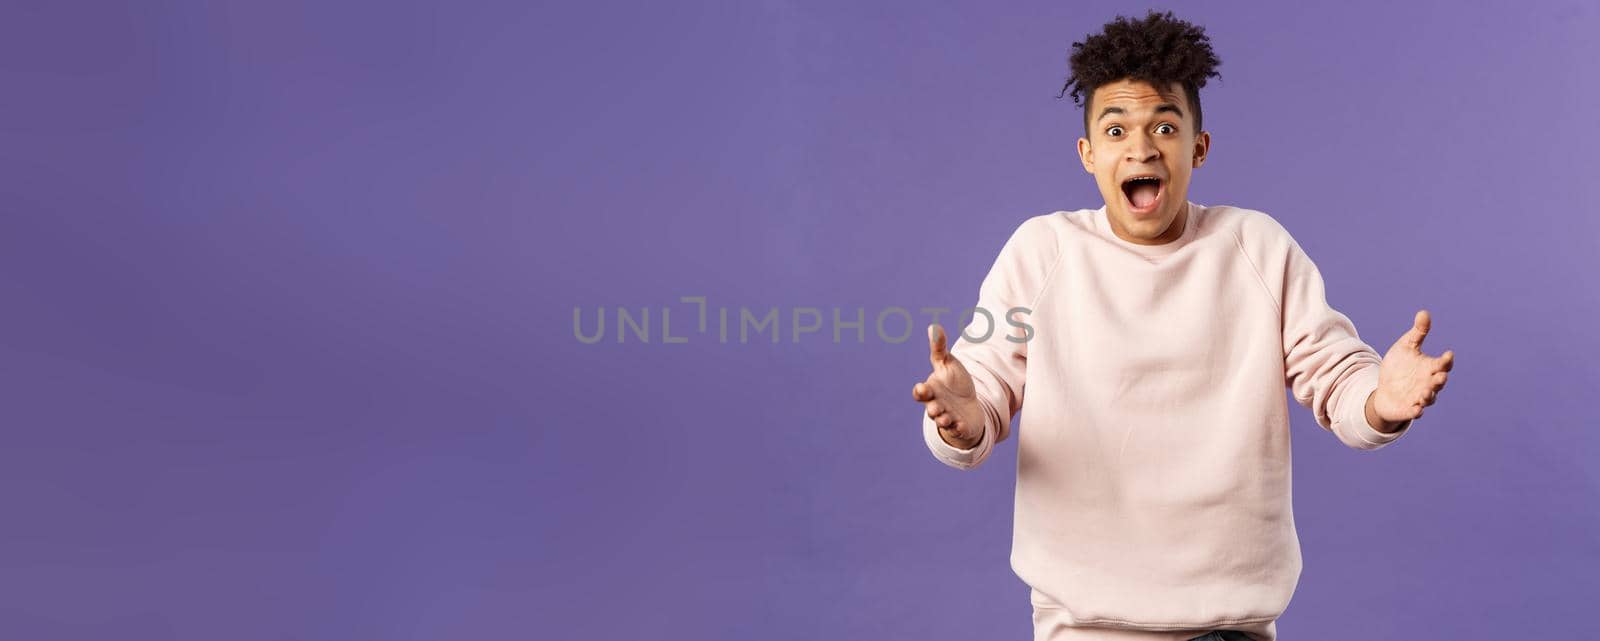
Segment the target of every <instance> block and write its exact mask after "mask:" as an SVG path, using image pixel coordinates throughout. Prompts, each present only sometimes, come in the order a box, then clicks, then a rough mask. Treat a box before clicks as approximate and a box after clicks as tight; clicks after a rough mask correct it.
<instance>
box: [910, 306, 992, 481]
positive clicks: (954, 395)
mask: <svg viewBox="0 0 1600 641" xmlns="http://www.w3.org/2000/svg"><path fill="white" fill-rule="evenodd" d="M944 341H945V337H944V328H943V327H940V326H939V325H938V323H935V324H932V325H929V326H928V360H929V361H932V362H933V373H932V374H929V375H928V379H927V380H925V381H923V382H921V383H917V384H916V385H914V386H912V388H911V397H912V398H915V399H917V400H918V401H920V402H921V403H922V404H923V406H925V407H926V408H927V412H928V416H929V417H931V418H932V419H933V422H934V423H937V424H938V425H939V437H940V438H943V439H944V442H946V443H949V444H950V445H952V446H955V447H958V448H961V449H964V450H969V449H972V448H973V447H974V446H976V445H977V444H978V443H980V442H982V441H983V408H982V407H981V406H980V405H979V404H978V393H977V390H975V389H973V387H972V375H971V374H968V373H967V368H966V366H964V365H962V364H961V361H960V360H957V359H956V357H954V356H952V355H950V352H949V351H948V350H946V349H945V347H944Z"/></svg>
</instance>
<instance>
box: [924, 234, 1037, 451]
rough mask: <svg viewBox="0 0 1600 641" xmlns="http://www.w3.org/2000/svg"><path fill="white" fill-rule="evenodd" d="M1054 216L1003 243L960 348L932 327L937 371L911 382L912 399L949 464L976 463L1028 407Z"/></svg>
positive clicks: (933, 445)
mask: <svg viewBox="0 0 1600 641" xmlns="http://www.w3.org/2000/svg"><path fill="white" fill-rule="evenodd" d="M1050 217H1051V215H1045V216H1035V217H1033V218H1030V219H1028V220H1027V221H1025V222H1023V223H1022V225H1021V226H1019V227H1018V228H1017V230H1016V232H1015V233H1013V234H1012V235H1011V238H1010V239H1009V240H1007V241H1006V244H1005V246H1004V247H1002V248H1001V249H1000V254H999V256H998V257H997V258H996V259H995V262H994V265H993V267H991V268H990V270H989V274H988V275H987V276H986V277H985V278H984V280H983V283H982V285H980V286H979V288H978V304H977V308H978V309H980V310H982V311H981V312H977V313H974V314H973V317H972V319H971V321H970V322H968V323H967V326H966V327H965V328H964V329H963V330H962V333H961V334H960V335H958V336H957V338H956V341H955V345H954V346H952V347H951V348H950V349H949V350H948V351H946V350H945V349H944V343H945V337H944V331H943V329H942V328H940V327H938V326H937V325H935V326H933V327H930V328H929V357H930V360H931V361H932V364H933V373H932V374H930V375H929V376H928V378H927V380H924V381H923V382H921V383H918V384H916V385H915V386H913V388H912V397H913V398H915V399H916V400H917V401H918V402H920V403H922V404H923V414H922V431H923V440H924V442H925V443H926V444H927V446H928V449H929V450H930V451H931V452H932V453H933V455H934V457H935V458H937V459H939V460H940V461H941V462H943V463H944V464H946V465H949V466H951V467H954V468H957V469H962V470H968V469H972V468H974V467H977V466H978V465H979V464H981V463H982V462H983V461H984V460H985V459H987V458H988V457H989V453H990V452H991V451H993V449H994V446H995V445H996V444H998V443H1001V442H1003V441H1005V440H1006V438H1007V437H1009V436H1010V431H1011V417H1012V416H1013V415H1015V414H1016V413H1017V411H1018V410H1020V409H1021V407H1022V398H1023V390H1024V387H1025V382H1026V378H1027V376H1026V374H1027V360H1028V340H1029V339H1031V338H1032V337H1033V335H1034V333H1035V332H1036V331H1038V330H1036V329H1035V328H1034V327H1033V326H1032V325H1031V322H1032V320H1033V319H1032V317H1031V316H1029V314H1031V311H1032V309H1033V306H1034V304H1035V302H1036V301H1037V300H1038V297H1039V294H1040V293H1041V292H1042V291H1043V290H1044V288H1045V286H1046V284H1047V282H1048V281H1049V280H1050V277H1051V274H1052V272H1053V270H1054V269H1055V267H1056V266H1057V264H1058V263H1059V259H1060V250H1059V247H1058V245H1057V242H1056V238H1055V230H1054V229H1052V227H1051V221H1050ZM1017 310H1023V311H1017ZM986 314H987V315H986ZM1014 314H1015V315H1014ZM1008 317H1010V318H1012V319H1013V320H1016V321H1019V322H1020V323H1022V324H1025V325H1028V326H1027V327H1019V326H1017V324H1015V323H1008V322H1007V319H1008Z"/></svg>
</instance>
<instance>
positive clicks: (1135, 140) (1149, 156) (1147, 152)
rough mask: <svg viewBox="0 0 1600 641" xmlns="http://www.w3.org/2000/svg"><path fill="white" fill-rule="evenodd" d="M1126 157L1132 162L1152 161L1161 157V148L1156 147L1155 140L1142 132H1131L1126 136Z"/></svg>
mask: <svg viewBox="0 0 1600 641" xmlns="http://www.w3.org/2000/svg"><path fill="white" fill-rule="evenodd" d="M1128 138H1129V139H1128V154H1127V158H1128V160H1130V161H1133V162H1139V163H1143V162H1152V161H1154V160H1156V159H1157V158H1160V157H1161V150H1160V149H1157V148H1156V145H1155V141H1153V140H1150V137H1149V136H1146V135H1144V134H1133V135H1132V136H1129V137H1128Z"/></svg>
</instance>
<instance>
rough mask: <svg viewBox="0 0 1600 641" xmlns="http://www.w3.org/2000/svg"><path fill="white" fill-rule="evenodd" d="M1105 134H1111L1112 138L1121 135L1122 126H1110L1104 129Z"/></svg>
mask: <svg viewBox="0 0 1600 641" xmlns="http://www.w3.org/2000/svg"><path fill="white" fill-rule="evenodd" d="M1106 135H1107V136H1111V137H1112V138H1115V137H1117V136H1121V135H1122V128H1121V127H1111V128H1109V129H1106Z"/></svg>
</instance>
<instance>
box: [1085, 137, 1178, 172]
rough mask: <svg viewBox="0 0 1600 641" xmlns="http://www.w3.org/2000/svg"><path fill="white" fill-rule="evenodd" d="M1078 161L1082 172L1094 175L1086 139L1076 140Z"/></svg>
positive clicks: (1092, 162) (1089, 148)
mask: <svg viewBox="0 0 1600 641" xmlns="http://www.w3.org/2000/svg"><path fill="white" fill-rule="evenodd" d="M1078 160H1081V161H1083V170H1084V171H1087V172H1089V173H1091V174H1093V173H1094V148H1093V147H1091V146H1089V139H1088V138H1079V139H1078ZM1197 166H1198V165H1197Z"/></svg>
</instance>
